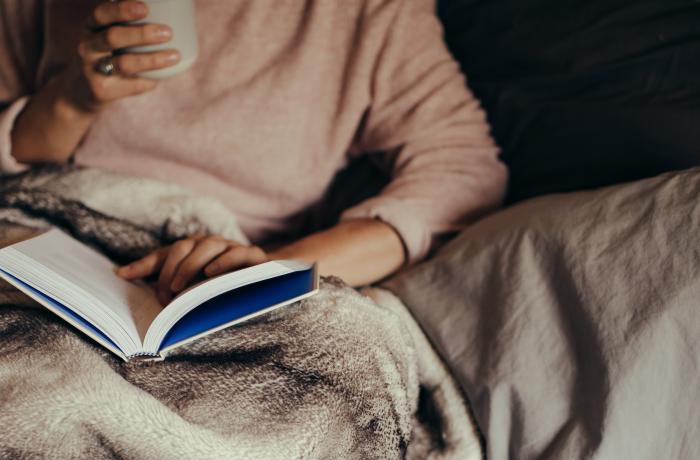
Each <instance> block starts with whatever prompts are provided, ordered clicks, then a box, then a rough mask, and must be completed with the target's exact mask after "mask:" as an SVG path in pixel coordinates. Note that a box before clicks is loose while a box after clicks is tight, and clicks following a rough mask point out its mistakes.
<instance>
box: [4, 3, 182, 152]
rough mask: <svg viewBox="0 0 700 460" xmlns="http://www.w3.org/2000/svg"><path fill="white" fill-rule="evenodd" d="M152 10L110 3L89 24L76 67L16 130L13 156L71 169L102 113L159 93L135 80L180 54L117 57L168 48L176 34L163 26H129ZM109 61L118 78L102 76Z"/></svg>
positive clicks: (36, 100) (29, 109)
mask: <svg viewBox="0 0 700 460" xmlns="http://www.w3.org/2000/svg"><path fill="white" fill-rule="evenodd" d="M147 15H148V7H147V6H146V5H145V4H144V3H141V2H137V1H131V0H129V1H120V2H104V3H100V4H99V5H97V7H96V8H95V9H94V10H93V12H92V14H91V15H90V17H89V18H88V19H87V20H86V24H85V27H84V32H83V35H82V38H81V39H80V43H79V44H78V45H77V58H76V59H75V60H74V62H75V63H74V64H73V65H71V66H69V67H68V68H66V69H65V70H64V71H63V72H61V73H60V74H58V75H57V76H56V77H55V78H53V79H51V80H50V81H49V82H48V84H47V85H46V86H44V87H43V88H41V90H40V91H38V92H37V93H36V94H34V95H33V96H32V97H31V99H30V100H29V103H28V104H27V106H26V107H25V108H24V110H23V111H22V113H21V114H20V116H19V117H18V119H17V121H16V123H15V126H14V128H13V130H12V156H14V157H15V159H16V160H17V161H19V162H20V163H28V164H31V163H65V162H66V161H68V160H69V159H70V157H71V156H72V155H73V153H74V152H75V149H76V148H77V146H78V144H80V142H81V140H82V139H83V138H84V137H85V134H86V133H87V132H88V130H89V129H90V127H91V126H92V124H93V122H94V121H95V118H96V116H97V114H98V113H99V111H100V110H101V109H103V108H104V107H106V106H107V105H108V104H109V103H110V102H113V101H116V100H119V99H122V98H125V97H128V96H134V95H137V94H142V93H145V92H147V91H150V90H152V89H154V88H155V87H156V86H157V84H158V82H157V81H156V80H151V79H147V78H142V77H138V76H135V74H136V73H140V72H143V71H147V70H155V69H162V68H165V67H169V66H172V65H174V64H176V63H177V62H178V61H179V60H180V55H179V53H178V52H177V51H175V50H166V51H159V52H155V53H121V52H119V53H115V51H117V50H121V49H123V48H127V47H132V46H140V45H152V44H158V43H166V42H168V41H169V40H170V38H171V35H172V31H171V30H170V28H169V27H167V26H164V25H157V24H144V25H128V24H125V23H128V22H130V21H135V20H139V19H143V18H144V17H146V16H147ZM105 58H109V59H111V60H112V62H113V64H114V68H115V74H114V75H111V76H106V75H102V74H101V73H100V72H98V71H97V65H98V63H99V62H100V60H101V59H105Z"/></svg>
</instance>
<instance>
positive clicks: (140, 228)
mask: <svg viewBox="0 0 700 460" xmlns="http://www.w3.org/2000/svg"><path fill="white" fill-rule="evenodd" d="M0 180H2V183H0V241H4V242H5V243H9V242H11V241H13V240H17V239H20V238H23V237H25V236H26V234H27V232H28V231H29V229H37V228H45V227H47V226H48V225H59V226H61V227H63V228H64V229H66V230H68V231H70V232H71V233H72V234H73V235H74V236H76V237H77V238H79V239H81V240H83V241H85V242H88V243H90V244H92V245H94V246H95V247H97V248H99V249H100V250H102V251H104V252H105V253H107V254H108V255H109V256H111V257H112V258H114V259H115V260H117V261H127V260H132V259H134V258H136V257H139V256H141V255H143V254H145V253H146V252H148V251H150V250H152V249H153V248H155V247H157V246H159V245H161V244H165V243H168V242H170V241H173V240H175V239H177V238H180V237H183V236H186V235H188V234H192V233H195V232H197V233H201V232H204V233H218V234H222V235H224V236H226V237H228V238H231V239H237V240H239V241H245V236H244V235H243V234H242V233H241V232H240V230H239V229H238V226H237V225H236V223H235V219H234V217H233V216H231V215H230V214H229V213H228V212H227V211H226V209H224V208H223V206H221V205H219V204H217V203H216V202H214V201H212V200H208V199H202V198H198V197H194V196H192V195H190V194H188V193H187V192H185V191H183V190H181V189H178V188H176V187H172V186H168V185H164V184H160V183H156V182H152V181H147V180H141V179H133V178H125V177H121V176H114V175H109V174H105V173H101V172H98V171H93V170H86V169H75V168H68V169H44V170H41V171H34V172H32V173H29V174H25V175H22V176H18V177H13V178H7V177H5V178H2V179H0ZM363 294H364V295H363ZM363 294H361V293H358V292H357V291H355V290H353V289H351V288H349V287H347V286H345V285H344V284H343V283H342V281H340V280H339V279H325V280H324V281H323V282H322V286H321V290H320V293H319V294H318V295H317V296H315V297H313V298H311V299H308V300H306V301H303V302H300V303H297V304H295V305H293V306H290V307H288V308H284V309H282V310H280V311H277V312H275V313H272V314H269V315H267V316H264V317H262V318H260V319H257V320H254V321H251V322H248V323H246V324H244V325H242V326H240V327H234V328H229V329H226V330H223V331H220V332H218V333H216V334H214V335H212V336H209V337H206V338H204V339H200V340H198V341H195V342H193V343H192V344H190V345H188V346H186V347H183V348H181V349H179V350H177V351H175V352H173V353H172V354H170V355H169V356H168V358H167V359H166V360H165V361H164V362H144V361H133V362H129V363H124V362H121V360H119V359H117V358H115V357H114V356H112V355H111V354H109V353H108V352H106V351H104V350H103V349H101V348H100V347H99V346H97V345H95V344H93V343H92V342H91V341H90V340H89V339H87V338H85V337H83V336H82V335H81V334H80V333H78V332H77V331H75V330H72V329H71V328H70V327H69V326H67V325H66V324H65V323H63V322H62V321H61V320H59V319H57V318H55V317H54V316H53V315H52V314H50V313H48V312H46V311H44V310H43V309H41V308H40V307H38V306H37V305H35V304H33V303H32V302H31V301H29V300H28V299H27V298H26V297H24V296H22V295H21V294H20V293H18V292H17V291H15V290H14V289H12V288H11V287H9V286H8V285H0V426H2V430H0V457H2V458H134V459H138V458H148V459H151V458H153V459H160V458H162V459H173V458H261V459H294V458H358V459H359V458H361V459H366V458H378V459H383V458H386V459H390V458H391V459H393V458H403V457H405V458H460V459H461V458H464V459H467V458H479V456H480V449H479V443H478V440H477V437H476V435H475V432H474V429H473V428H472V425H471V422H470V419H469V417H468V415H467V412H466V408H465V405H464V402H463V400H462V398H461V394H460V392H459V391H458V389H457V387H456V385H455V384H454V381H453V380H452V379H451V377H450V376H449V374H448V373H447V371H446V370H445V367H444V365H443V364H442V362H441V361H440V359H439V358H438V357H437V355H436V354H435V352H434V351H433V349H432V348H431V346H430V344H429V343H428V341H427V339H426V338H425V337H424V336H423V334H422V332H421V330H420V328H419V327H418V325H417V324H416V323H415V322H414V321H413V319H412V317H411V316H410V315H409V314H408V312H407V310H406V309H405V307H404V306H403V304H402V303H401V302H400V301H399V300H398V299H397V298H396V297H394V296H393V295H391V294H390V293H389V292H387V291H383V290H381V289H368V290H366V291H364V293H363Z"/></svg>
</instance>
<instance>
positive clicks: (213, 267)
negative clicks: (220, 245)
mask: <svg viewBox="0 0 700 460" xmlns="http://www.w3.org/2000/svg"><path fill="white" fill-rule="evenodd" d="M267 260H268V257H267V254H265V251H263V250H262V249H260V248H259V247H257V246H235V247H232V248H231V249H229V250H228V251H226V252H224V253H223V254H221V255H220V256H219V257H217V258H216V259H214V261H213V262H211V263H210V264H209V265H207V266H206V268H205V269H204V274H205V275H207V276H217V275H220V274H222V273H225V272H228V271H232V270H235V269H238V268H243V267H249V266H252V265H257V264H261V263H263V262H267Z"/></svg>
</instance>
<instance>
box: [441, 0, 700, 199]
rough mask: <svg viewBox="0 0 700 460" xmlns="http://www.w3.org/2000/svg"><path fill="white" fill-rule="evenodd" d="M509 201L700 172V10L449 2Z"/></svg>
mask: <svg viewBox="0 0 700 460" xmlns="http://www.w3.org/2000/svg"><path fill="white" fill-rule="evenodd" d="M438 11H439V15H440V17H441V19H442V21H443V22H444V25H445V31H446V39H447V42H448V45H449V46H450V48H451V50H452V52H453V53H454V55H455V56H456V58H457V59H458V60H459V61H460V63H461V65H462V68H463V70H464V71H465V73H466V74H467V78H468V81H469V84H470V86H471V88H472V89H473V90H474V92H475V93H476V94H477V96H479V97H480V98H481V100H482V102H483V104H484V106H485V108H486V111H487V113H488V114H489V118H490V121H491V123H492V125H493V128H494V135H495V137H496V139H497V141H498V142H499V144H500V145H501V147H502V148H503V160H504V161H505V162H506V163H507V164H508V166H509V167H510V170H511V185H510V192H509V195H508V201H509V202H514V201H519V200H522V199H524V198H528V197H532V196H536V195H541V194H545V193H551V192H561V191H573V190H580V189H587V188H593V187H599V186H603V185H609V184H614V183H619V182H622V181H630V180H635V179H640V178H645V177H651V176H654V175H657V174H659V173H662V172H666V171H671V170H678V169H685V168H688V167H690V166H694V165H698V164H700V129H698V128H697V123H698V120H700V78H698V75H700V59H698V56H700V33H698V32H699V30H698V24H699V23H700V3H698V2H693V1H689V0H589V1H580V0H576V1H574V0H440V1H439V3H438Z"/></svg>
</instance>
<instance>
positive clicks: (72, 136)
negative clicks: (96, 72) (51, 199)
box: [11, 77, 95, 163]
mask: <svg viewBox="0 0 700 460" xmlns="http://www.w3.org/2000/svg"><path fill="white" fill-rule="evenodd" d="M67 84H68V83H67V82H66V80H65V79H64V78H63V77H57V78H55V79H54V80H52V81H51V82H50V83H49V84H48V85H46V86H45V87H44V88H43V89H42V90H41V91H39V92H38V93H36V94H35V95H34V96H33V97H32V98H31V100H30V101H29V103H28V104H27V106H26V107H25V108H24V110H23V111H22V113H21V114H20V115H19V117H18V118H17V121H16V122H15V126H14V128H13V130H12V134H11V135H12V156H13V157H14V158H15V159H16V160H17V161H19V162H21V163H64V162H66V161H68V159H69V158H70V157H71V155H72V154H73V152H74V151H75V149H76V148H77V146H78V144H79V143H80V141H81V140H82V139H83V137H84V136H85V133H86V132H87V131H88V129H89V128H90V126H91V125H92V122H93V121H94V118H95V114H94V113H92V112H89V111H87V110H81V109H79V108H78V107H76V106H74V105H73V104H71V103H69V102H68V100H67V99H66V98H65V97H64V95H65V94H67V92H68V91H67V88H66V86H67Z"/></svg>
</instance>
